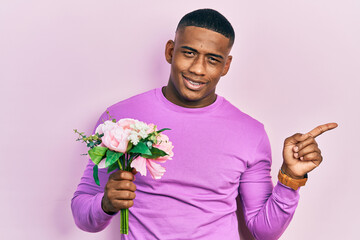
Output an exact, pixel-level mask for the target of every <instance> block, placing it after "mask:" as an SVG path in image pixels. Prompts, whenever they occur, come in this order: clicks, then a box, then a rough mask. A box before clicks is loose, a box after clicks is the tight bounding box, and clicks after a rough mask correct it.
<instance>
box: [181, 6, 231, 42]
mask: <svg viewBox="0 0 360 240" xmlns="http://www.w3.org/2000/svg"><path fill="white" fill-rule="evenodd" d="M188 26H194V27H201V28H206V29H209V30H212V31H215V32H218V33H220V34H222V35H224V36H225V37H227V38H229V39H230V46H232V45H233V43H234V40H235V32H234V29H233V27H232V26H231V23H230V22H229V21H228V20H227V19H226V18H225V17H224V16H223V15H222V14H221V13H219V12H218V11H216V10H213V9H209V8H204V9H198V10H195V11H193V12H190V13H188V14H186V15H185V16H183V17H182V18H181V20H180V22H179V24H178V26H177V28H176V31H178V30H179V29H182V28H184V27H188Z"/></svg>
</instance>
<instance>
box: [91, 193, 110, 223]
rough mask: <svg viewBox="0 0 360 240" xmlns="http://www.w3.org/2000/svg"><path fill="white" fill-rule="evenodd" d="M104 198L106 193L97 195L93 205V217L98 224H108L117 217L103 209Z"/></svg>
mask: <svg viewBox="0 0 360 240" xmlns="http://www.w3.org/2000/svg"><path fill="white" fill-rule="evenodd" d="M103 196H104V193H98V194H96V195H95V199H94V204H93V209H92V211H93V216H94V218H95V219H96V221H97V222H108V221H109V220H111V218H112V217H113V216H114V215H116V214H114V215H109V214H107V213H106V212H104V210H103V209H102V208H101V201H102V198H103Z"/></svg>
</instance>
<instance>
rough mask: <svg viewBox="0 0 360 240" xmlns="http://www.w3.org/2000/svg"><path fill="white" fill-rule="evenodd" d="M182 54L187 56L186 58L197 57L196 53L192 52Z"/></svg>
mask: <svg viewBox="0 0 360 240" xmlns="http://www.w3.org/2000/svg"><path fill="white" fill-rule="evenodd" d="M182 53H183V54H184V55H185V57H193V56H195V53H194V52H190V51H182Z"/></svg>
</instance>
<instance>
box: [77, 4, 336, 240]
mask: <svg viewBox="0 0 360 240" xmlns="http://www.w3.org/2000/svg"><path fill="white" fill-rule="evenodd" d="M233 42H234V31H233V28H232V26H231V24H230V23H229V22H228V21H227V20H226V18H225V17H224V16H222V15H221V14H220V13H218V12H216V11H214V10H210V9H201V10H197V11H194V12H191V13H189V14H187V15H185V16H184V17H183V18H182V19H181V21H180V23H179V25H178V27H177V30H176V36H175V39H174V41H172V40H170V41H168V42H167V44H166V50H165V57H166V60H167V61H168V62H169V63H170V64H171V73H170V78H169V82H168V84H167V86H166V87H163V88H157V89H154V90H151V91H148V92H145V93H142V94H140V95H137V96H134V97H131V98H129V99H127V100H124V101H121V102H119V103H117V104H115V105H113V106H111V107H110V108H108V110H109V112H110V114H111V115H112V116H114V117H115V118H116V119H117V120H119V119H121V118H134V119H138V120H141V121H144V122H147V123H154V124H156V125H158V128H159V129H160V128H164V127H168V128H171V129H172V130H171V131H168V132H167V133H166V134H167V135H168V136H169V138H170V140H171V141H172V142H173V145H174V150H173V151H174V157H173V160H171V161H167V162H166V163H165V164H164V166H165V167H166V174H165V175H164V176H163V177H162V178H161V179H160V180H153V179H152V178H150V177H149V176H139V175H137V176H136V179H135V177H134V174H136V171H135V170H134V171H133V173H130V172H123V171H116V172H114V173H112V174H111V175H110V174H107V173H106V171H100V173H99V177H100V182H101V183H105V182H106V186H105V188H104V185H102V186H101V187H98V186H97V185H96V184H95V183H94V181H93V179H92V167H93V163H92V162H91V161H89V164H88V166H87V168H86V170H85V172H84V176H83V178H82V179H81V183H80V184H79V186H78V189H77V191H76V192H75V195H74V198H73V200H72V210H73V215H74V219H75V222H76V224H77V225H78V226H79V227H80V228H81V229H83V230H85V231H90V232H96V231H101V230H102V229H104V228H105V227H106V226H107V225H108V224H109V223H110V221H111V219H112V217H113V216H114V214H115V213H117V212H118V211H119V210H120V209H122V208H130V217H129V226H130V227H129V228H130V229H129V235H128V236H126V235H123V236H122V237H123V239H146V240H151V239H204V240H205V239H206V240H218V239H229V240H233V239H239V234H238V223H237V217H236V200H235V199H236V197H237V196H238V194H240V197H241V199H242V205H243V209H244V214H245V220H246V223H247V226H248V228H249V229H250V231H251V232H252V234H253V235H254V237H255V238H257V239H277V238H279V237H280V235H281V234H282V233H283V231H284V230H285V228H286V227H287V226H288V224H289V222H290V220H291V218H292V216H293V214H294V211H295V208H296V206H297V203H298V199H299V193H298V188H299V187H300V186H303V185H304V184H305V181H306V179H307V173H308V172H310V171H311V170H313V169H314V168H316V167H317V166H318V165H319V164H320V163H321V161H322V156H321V153H320V150H319V148H318V146H317V143H316V141H315V140H314V138H315V137H316V136H317V135H319V134H321V133H323V132H325V131H327V130H329V129H332V128H335V127H336V126H337V125H336V124H335V123H332V124H325V125H322V126H319V127H317V128H315V129H314V130H312V131H311V132H309V133H307V134H299V133H298V134H294V135H293V136H291V137H289V138H287V139H286V140H285V143H284V149H283V158H284V162H283V165H282V166H281V172H280V173H279V182H278V183H277V185H276V186H275V187H273V184H272V180H271V176H270V167H271V152H270V144H269V140H268V137H267V135H266V132H265V130H264V127H263V125H262V124H261V123H260V122H258V121H256V120H255V119H253V118H251V117H250V116H248V115H246V114H245V113H243V112H241V111H240V110H239V109H237V108H236V107H234V106H233V105H231V104H230V103H229V102H228V101H227V100H226V99H225V98H223V97H221V96H218V95H216V94H215V89H216V85H217V84H218V82H219V79H220V78H221V77H222V76H224V75H226V73H227V72H228V70H229V67H230V63H231V59H232V57H231V56H230V55H229V54H230V50H231V47H232V44H233ZM102 119H107V117H106V114H105V113H104V114H103V115H102V116H101V117H100V120H99V122H98V123H97V125H98V124H100V123H101V121H102ZM135 192H136V195H135Z"/></svg>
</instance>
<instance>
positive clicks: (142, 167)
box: [131, 133, 174, 179]
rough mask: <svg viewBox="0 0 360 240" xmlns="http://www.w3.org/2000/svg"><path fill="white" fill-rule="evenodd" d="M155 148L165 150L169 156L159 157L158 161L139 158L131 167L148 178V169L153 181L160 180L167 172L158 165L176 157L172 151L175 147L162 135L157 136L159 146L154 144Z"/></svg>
mask: <svg viewBox="0 0 360 240" xmlns="http://www.w3.org/2000/svg"><path fill="white" fill-rule="evenodd" d="M153 147H156V148H159V149H160V150H163V151H164V152H166V153H167V154H168V155H166V156H163V157H159V158H157V159H147V158H143V157H137V158H135V159H134V160H133V161H132V163H131V167H133V168H135V169H136V171H138V172H140V174H141V175H142V176H146V168H147V169H149V172H150V174H151V177H152V178H153V179H160V178H161V177H162V176H163V175H164V173H165V172H166V170H165V168H164V167H162V166H161V165H160V164H158V163H164V162H166V161H167V160H171V159H172V157H173V156H174V153H173V151H172V149H173V148H174V146H173V145H172V143H171V142H170V141H169V137H168V136H166V135H164V134H161V133H160V134H159V135H158V136H157V144H153Z"/></svg>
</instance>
